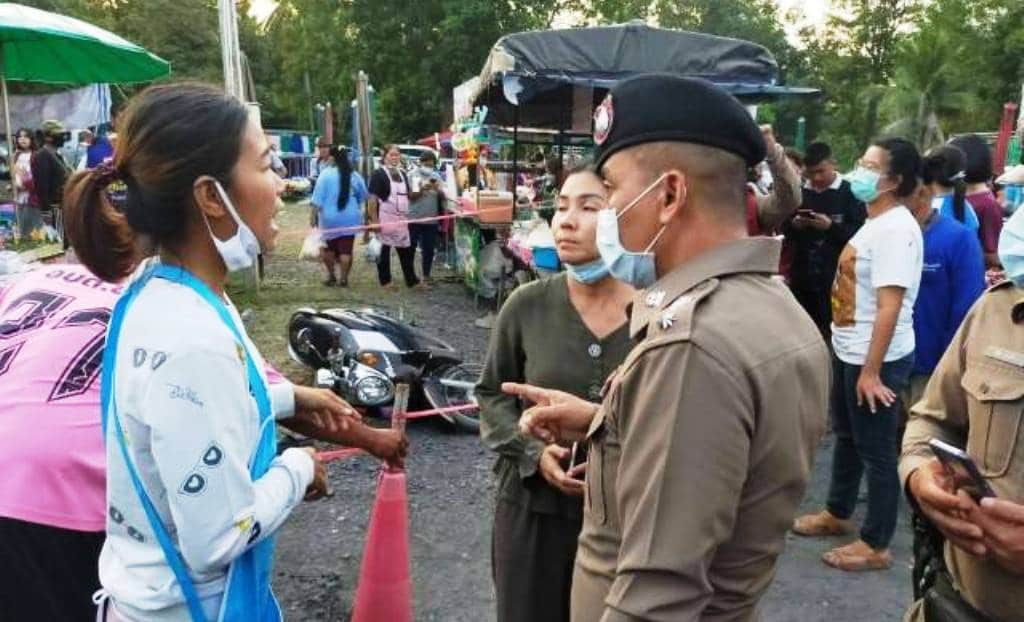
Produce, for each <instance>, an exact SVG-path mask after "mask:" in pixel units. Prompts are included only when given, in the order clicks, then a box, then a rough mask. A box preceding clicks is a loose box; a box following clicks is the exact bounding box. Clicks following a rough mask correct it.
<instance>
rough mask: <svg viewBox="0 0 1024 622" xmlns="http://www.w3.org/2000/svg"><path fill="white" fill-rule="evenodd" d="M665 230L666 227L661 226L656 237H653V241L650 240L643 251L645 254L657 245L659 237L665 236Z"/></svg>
mask: <svg viewBox="0 0 1024 622" xmlns="http://www.w3.org/2000/svg"><path fill="white" fill-rule="evenodd" d="M665 229H668V225H662V226H661V229H659V230H658V233H657V235H655V236H654V239H653V240H651V243H650V244H648V245H647V248H645V249H644V252H645V253H649V252H651V249H653V248H654V247H655V246H656V245H657V244H658V240H660V239H661V236H663V235H665Z"/></svg>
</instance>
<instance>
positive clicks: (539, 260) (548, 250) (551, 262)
mask: <svg viewBox="0 0 1024 622" xmlns="http://www.w3.org/2000/svg"><path fill="white" fill-rule="evenodd" d="M533 265H535V266H537V267H538V268H542V269H544V270H558V269H559V267H561V265H562V263H561V262H560V261H559V260H558V251H556V250H555V249H554V248H552V247H549V246H535V247H534V248H533Z"/></svg>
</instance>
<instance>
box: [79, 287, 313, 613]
mask: <svg viewBox="0 0 1024 622" xmlns="http://www.w3.org/2000/svg"><path fill="white" fill-rule="evenodd" d="M228 308H229V310H230V312H231V315H232V319H233V320H234V322H235V325H236V326H237V327H238V328H239V330H240V331H241V332H242V334H243V335H245V329H244V328H243V327H242V323H241V319H240V318H239V317H238V315H237V313H236V312H235V309H234V307H233V306H229V307H228ZM245 339H246V345H247V347H248V348H249V351H250V352H252V353H253V357H254V359H255V363H256V365H257V367H258V368H259V369H261V370H263V368H264V366H265V363H264V361H263V360H262V358H261V357H260V356H259V353H258V352H257V351H256V348H255V346H253V345H252V342H251V341H250V340H249V339H248V337H245ZM114 373H115V385H114V397H115V399H116V400H117V410H118V415H119V419H120V421H121V426H122V428H123V429H124V432H125V434H126V436H127V437H128V439H129V443H128V449H129V452H130V453H131V455H132V459H133V461H134V463H135V467H136V469H137V470H138V472H139V477H140V478H141V479H142V482H143V485H144V486H145V488H146V491H147V493H148V494H149V497H150V499H151V500H152V501H153V505H154V506H155V507H156V510H157V512H158V513H159V514H160V517H161V519H162V522H163V523H164V525H165V526H166V527H167V528H168V531H169V532H170V534H171V537H172V539H173V540H174V543H175V546H176V547H177V549H178V550H179V551H180V552H181V554H182V556H183V558H184V560H185V563H186V565H187V566H188V569H189V574H190V575H191V577H192V579H193V581H194V583H195V586H196V591H197V592H198V593H199V597H200V599H202V601H203V603H202V604H203V608H204V609H205V610H206V614H207V618H208V619H210V620H214V619H216V617H217V613H218V610H219V608H220V602H221V597H222V594H223V591H224V587H225V578H226V573H227V570H228V566H229V565H230V563H231V562H232V561H233V560H234V559H235V558H237V557H238V556H240V555H241V554H242V553H244V552H245V551H246V550H248V549H249V548H251V547H252V546H253V545H254V544H256V543H257V542H259V541H261V540H263V539H264V538H266V537H268V536H270V535H272V534H273V533H274V532H275V531H276V530H277V528H278V527H280V526H281V524H282V523H283V522H284V520H285V519H286V518H287V517H288V515H289V513H290V512H291V510H292V508H294V507H295V506H296V505H298V504H299V503H300V502H301V501H302V498H303V495H304V494H305V491H306V487H307V486H308V485H309V484H310V482H311V481H312V480H313V461H312V460H311V459H310V457H309V456H308V455H306V454H305V453H304V452H302V451H301V450H297V449H288V450H287V451H285V452H284V453H283V454H281V455H280V456H278V457H277V458H275V459H274V462H273V464H272V465H271V467H270V469H269V470H268V471H267V473H266V474H264V475H263V477H261V478H259V479H258V480H256V481H253V480H252V478H251V477H250V475H249V461H250V459H251V457H252V455H253V453H254V451H255V449H256V446H257V442H258V439H259V436H260V425H259V419H258V412H257V409H256V402H255V400H254V399H253V398H252V397H251V396H250V395H249V391H248V381H247V377H246V370H245V362H244V359H243V357H242V351H241V350H240V348H238V347H237V345H236V341H235V339H234V336H233V334H232V333H231V331H230V329H229V328H228V327H227V326H226V325H225V324H224V323H223V322H222V321H221V319H220V318H219V316H218V315H217V313H216V311H214V309H213V308H212V307H211V306H210V305H209V303H207V302H206V301H205V300H203V299H202V298H201V297H200V296H199V295H198V294H196V293H195V292H194V291H192V290H191V289H189V288H188V287H185V286H184V285H180V284H177V283H172V282H170V281H167V280H164V279H159V278H153V279H152V280H150V282H149V283H148V284H147V285H146V286H145V288H144V289H143V290H142V292H140V293H139V295H138V297H137V298H136V299H135V302H134V303H133V304H132V306H131V307H130V308H129V309H128V312H127V314H126V315H125V318H124V323H123V325H122V329H121V336H120V342H119V344H118V350H117V361H116V363H115V372H114ZM270 397H271V402H272V405H273V408H274V414H275V417H276V418H282V417H288V416H291V415H292V414H293V412H294V387H293V386H292V385H291V384H290V383H284V384H278V385H273V386H271V387H270ZM267 425H274V423H273V422H272V421H271V422H268V423H267ZM114 431H115V426H114V425H113V424H112V423H111V424H110V425H108V426H107V439H106V444H107V450H106V451H107V512H106V514H107V527H106V531H107V540H106V542H105V543H104V545H103V550H102V552H101V554H100V561H99V571H100V582H101V583H102V585H103V588H104V589H105V590H106V591H107V592H108V593H109V594H110V595H111V597H112V598H113V601H114V606H115V607H116V608H117V612H118V613H119V614H120V615H121V617H122V618H125V619H128V620H146V621H147V622H151V621H163V620H185V619H188V611H187V609H186V607H185V604H184V599H183V597H182V593H181V590H180V588H179V587H178V584H177V582H176V581H175V579H174V574H173V572H172V571H171V569H170V567H169V566H168V565H167V562H166V561H165V558H164V554H163V551H162V550H161V549H160V545H159V543H158V541H157V539H156V536H155V535H154V532H153V530H152V528H151V527H150V525H149V521H148V520H147V519H146V514H145V512H144V511H143V509H142V506H141V504H140V503H139V501H138V497H137V495H136V492H135V489H134V488H133V486H132V483H131V479H130V476H129V474H128V471H127V468H126V467H125V464H124V460H123V458H122V455H121V448H120V446H119V444H118V442H117V439H116V436H115V432H114Z"/></svg>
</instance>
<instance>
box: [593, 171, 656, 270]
mask: <svg viewBox="0 0 1024 622" xmlns="http://www.w3.org/2000/svg"><path fill="white" fill-rule="evenodd" d="M666 175H667V174H666V173H662V174H661V176H660V177H658V179H656V180H655V181H654V183H652V184H651V185H649V186H647V188H645V189H644V190H643V192H641V193H640V194H638V195H637V196H636V198H634V199H633V200H632V201H630V202H629V204H628V205H626V207H624V208H622V211H616V210H615V208H614V207H612V206H609V207H607V208H605V209H603V210H601V211H599V212H598V213H597V251H598V253H599V254H600V255H601V260H602V262H603V263H604V265H605V266H607V267H608V270H609V271H610V272H611V275H612V276H613V277H615V278H616V279H618V280H620V281H622V282H623V283H627V284H629V285H632V286H633V287H636V288H639V289H643V288H645V287H650V286H651V285H653V284H654V282H655V281H657V280H658V277H657V272H656V269H655V261H654V253H653V252H652V251H653V249H654V247H655V245H656V244H657V243H658V240H660V239H661V236H662V234H663V233H665V225H662V227H661V228H660V229H658V233H656V234H655V236H654V239H653V240H651V242H650V243H649V244H648V245H647V247H646V248H645V249H644V250H643V251H642V252H639V253H636V252H633V251H630V250H627V249H626V247H625V246H623V245H622V238H621V236H620V235H619V218H621V217H622V215H623V214H625V213H626V212H628V211H629V210H631V209H633V207H635V206H636V205H637V204H638V203H640V201H641V200H642V199H643V198H644V197H645V196H647V195H648V194H649V193H650V192H651V191H652V190H654V189H655V188H657V187H658V184H660V183H661V181H662V180H663V179H665V177H666Z"/></svg>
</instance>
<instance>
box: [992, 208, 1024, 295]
mask: <svg viewBox="0 0 1024 622" xmlns="http://www.w3.org/2000/svg"><path fill="white" fill-rule="evenodd" d="M998 250H999V262H1000V263H1002V264H1003V270H1005V271H1006V278H1008V279H1010V280H1011V281H1013V284H1014V285H1016V286H1017V287H1021V288H1024V209H1018V210H1017V211H1016V212H1014V213H1013V216H1010V219H1009V220H1007V221H1006V224H1005V225H1003V232H1002V233H1000V234H999V249H998Z"/></svg>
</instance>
